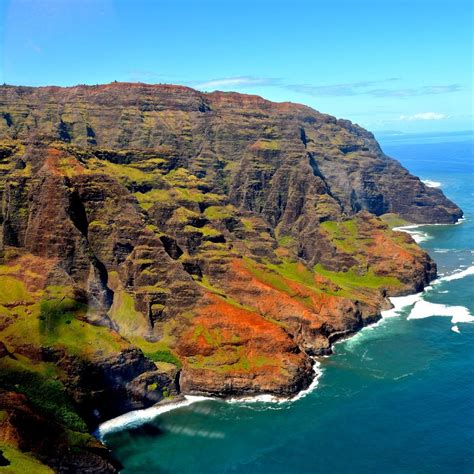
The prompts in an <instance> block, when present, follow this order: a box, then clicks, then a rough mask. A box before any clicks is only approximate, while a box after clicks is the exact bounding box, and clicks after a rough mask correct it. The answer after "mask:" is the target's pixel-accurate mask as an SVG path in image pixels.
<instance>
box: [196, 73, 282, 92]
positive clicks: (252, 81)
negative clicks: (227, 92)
mask: <svg viewBox="0 0 474 474" xmlns="http://www.w3.org/2000/svg"><path fill="white" fill-rule="evenodd" d="M274 82H275V80H274V79H266V78H262V77H252V76H238V77H224V78H222V79H212V80H211V81H206V82H201V83H200V84H195V87H196V88H197V89H215V88H218V87H235V86H254V85H263V84H265V85H270V84H273V83H274Z"/></svg>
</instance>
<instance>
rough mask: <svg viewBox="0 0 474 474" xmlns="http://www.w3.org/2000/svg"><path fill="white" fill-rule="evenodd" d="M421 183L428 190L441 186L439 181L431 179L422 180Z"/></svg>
mask: <svg viewBox="0 0 474 474" xmlns="http://www.w3.org/2000/svg"><path fill="white" fill-rule="evenodd" d="M421 182H422V183H423V184H424V185H426V186H428V187H429V188H439V187H440V186H441V183H440V182H439V181H432V180H431V179H422V180H421Z"/></svg>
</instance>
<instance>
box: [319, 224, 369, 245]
mask: <svg viewBox="0 0 474 474" xmlns="http://www.w3.org/2000/svg"><path fill="white" fill-rule="evenodd" d="M321 229H323V230H324V231H325V232H326V233H327V234H328V235H329V237H330V239H331V241H332V242H334V243H335V244H336V246H337V247H338V248H339V249H340V250H342V251H343V252H345V253H349V254H354V253H356V252H357V248H358V245H359V244H360V239H359V237H358V228H357V223H356V220H355V219H351V220H347V221H341V222H338V221H326V222H323V223H322V224H321Z"/></svg>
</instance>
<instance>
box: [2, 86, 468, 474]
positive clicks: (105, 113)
mask: <svg viewBox="0 0 474 474" xmlns="http://www.w3.org/2000/svg"><path fill="white" fill-rule="evenodd" d="M0 140H1V142H0V202H1V206H0V259H1V265H0V279H1V283H2V285H1V288H0V341H1V351H0V388H1V392H0V408H1V409H2V410H3V412H1V413H5V415H4V416H3V418H1V420H0V423H1V427H0V436H1V443H2V446H4V448H2V447H1V446H0V449H3V450H4V452H5V453H7V454H8V452H10V451H12V450H13V451H14V452H15V453H17V454H16V455H18V450H19V451H30V452H33V453H34V455H35V456H36V458H31V459H28V460H26V461H24V462H31V463H34V462H38V461H37V460H36V459H39V460H41V461H42V462H44V463H46V464H48V465H49V466H52V467H53V468H54V469H56V470H61V469H66V467H68V468H78V466H79V467H81V468H83V467H84V466H92V467H93V468H94V469H95V471H94V472H101V471H102V472H109V471H113V470H114V469H115V467H114V464H113V462H112V461H110V460H109V459H108V457H107V454H106V452H105V451H104V450H103V448H101V447H100V445H99V444H98V443H97V442H95V441H94V440H93V438H91V437H90V436H89V435H88V434H87V431H88V430H90V429H93V428H94V426H96V425H97V423H99V422H100V421H102V420H104V419H107V418H110V417H113V416H116V415H118V414H120V413H123V412H125V411H128V410H131V409H136V408H141V407H146V406H149V405H152V404H154V403H156V402H157V401H160V400H162V399H163V398H168V397H171V396H174V395H176V394H178V393H204V394H216V395H224V396H225V395H232V394H242V393H247V394H255V393H262V392H265V393H274V394H280V395H289V394H292V393H295V392H296V391H298V390H300V389H302V388H304V387H306V386H308V384H309V383H310V380H311V377H312V360H311V357H310V356H313V355H321V354H327V353H328V352H330V346H331V343H332V342H334V340H336V339H337V338H340V337H342V336H343V335H346V334H350V333H352V332H355V331H357V330H358V329H360V328H361V327H362V326H364V325H365V324H368V323H369V322H372V321H375V320H376V319H377V318H378V317H379V314H380V310H381V309H384V308H386V307H387V305H388V303H387V300H386V296H387V295H400V294H406V293H410V292H413V291H417V290H420V289H421V288H422V287H423V286H424V285H425V284H427V283H428V282H429V281H430V280H431V279H432V278H434V276H435V274H436V268H435V265H434V263H433V262H432V261H431V260H430V258H429V257H428V255H427V254H426V253H425V252H423V251H422V250H421V249H420V248H419V247H418V246H417V245H416V244H415V243H414V242H413V241H412V239H411V238H410V237H409V236H408V235H406V234H402V233H398V232H393V231H391V230H390V229H389V227H388V226H387V225H386V224H385V223H384V221H383V220H381V219H379V218H377V216H381V215H385V214H388V213H390V214H397V215H398V216H400V217H402V218H404V219H406V220H407V221H410V222H424V223H452V222H455V221H456V220H457V219H458V218H459V217H461V216H462V212H461V210H460V209H459V208H458V207H457V206H456V205H454V204H453V203H452V202H450V201H449V200H448V199H446V198H445V197H444V195H443V194H442V192H441V191H439V190H436V189H432V188H427V187H426V186H425V185H424V184H423V183H421V181H420V180H419V179H418V178H416V177H413V176H411V175H410V174H409V173H408V171H406V170H405V169H404V168H402V167H401V166H400V165H399V164H398V163H397V162H396V161H394V160H392V159H390V158H388V157H386V156H385V155H384V154H383V153H382V151H381V150H380V148H379V146H378V144H377V142H376V141H375V140H374V137H373V135H372V134H370V133H369V132H367V131H365V130H363V129H361V128H360V127H358V126H355V125H353V124H351V123H350V122H347V121H344V120H336V119H335V118H333V117H330V116H327V115H323V114H320V113H318V112H316V111H314V110H312V109H309V108H307V107H304V106H302V105H297V104H290V103H281V104H276V103H271V102H268V101H265V100H263V99H261V98H259V97H254V96H246V95H239V94H234V93H229V94H227V93H218V92H216V93H212V94H202V93H199V92H197V91H194V90H192V89H188V88H184V87H178V86H148V85H142V84H111V85H107V86H96V87H85V86H78V87H73V88H57V87H46V88H25V87H10V86H4V87H0ZM12 400H15V403H13V402H12ZM13 406H17V407H18V408H15V409H13V408H12V407H13ZM18 410H20V412H21V413H20V412H19V411H18ZM28 416H29V417H35V420H36V419H37V423H38V427H41V426H43V425H44V424H48V423H50V424H51V423H53V424H54V426H55V430H56V431H54V430H53V431H52V433H53V432H54V433H55V434H54V440H55V441H54V442H55V445H56V446H58V449H57V450H56V451H55V452H54V453H52V452H51V450H48V446H47V445H45V443H39V442H36V441H35V442H32V441H31V439H35V440H36V438H34V436H32V437H30V438H31V439H29V440H27V441H25V436H26V437H28V436H27V435H25V433H24V424H25V421H24V420H25V419H28ZM28 423H29V422H28ZM35 423H36V421H35ZM42 424H43V425H42ZM35 426H36V425H35ZM38 429H41V428H38ZM22 430H23V431H22ZM51 436H53V434H52V435H51ZM25 443H26V444H25ZM71 446H73V447H74V450H73V452H74V453H75V454H74V455H69V454H68V453H70V452H71V451H70V449H69V448H70V447H71ZM9 450H10V451H9ZM7 459H9V458H8V456H7ZM61 463H62V464H61ZM92 467H91V468H92Z"/></svg>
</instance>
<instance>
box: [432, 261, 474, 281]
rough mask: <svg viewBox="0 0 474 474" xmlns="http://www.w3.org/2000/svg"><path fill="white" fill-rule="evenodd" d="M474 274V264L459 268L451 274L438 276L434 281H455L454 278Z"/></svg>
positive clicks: (457, 278)
mask: <svg viewBox="0 0 474 474" xmlns="http://www.w3.org/2000/svg"><path fill="white" fill-rule="evenodd" d="M470 275H474V265H471V266H470V267H467V268H465V269H464V270H457V271H454V272H453V273H451V274H450V275H446V276H443V277H441V278H438V279H437V280H435V282H433V283H441V282H443V281H453V280H460V279H461V278H465V277H467V276H470Z"/></svg>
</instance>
